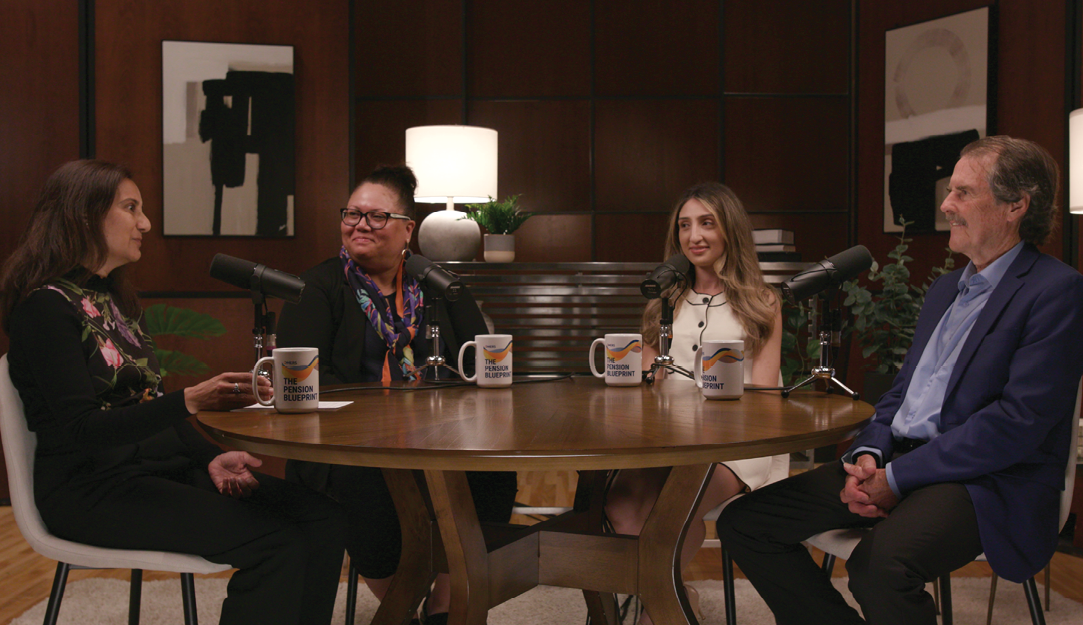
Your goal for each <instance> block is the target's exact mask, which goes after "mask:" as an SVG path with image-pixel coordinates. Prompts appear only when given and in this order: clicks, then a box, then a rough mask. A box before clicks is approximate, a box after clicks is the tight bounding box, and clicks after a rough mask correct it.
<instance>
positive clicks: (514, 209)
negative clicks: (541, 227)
mask: <svg viewBox="0 0 1083 625" xmlns="http://www.w3.org/2000/svg"><path fill="white" fill-rule="evenodd" d="M466 208H467V213H466V216H465V217H464V219H472V220H474V221H476V222H478V224H480V225H482V226H485V229H486V230H488V231H489V234H511V233H513V232H515V231H516V230H518V229H519V226H521V225H523V222H525V221H526V220H527V219H530V217H532V216H533V215H534V213H531V212H527V211H524V210H523V209H522V208H520V207H519V196H518V195H509V196H508V197H507V198H506V199H505V200H504V201H503V202H497V201H496V200H494V199H493V198H492V197H490V198H489V201H488V202H486V203H485V204H467V205H466Z"/></svg>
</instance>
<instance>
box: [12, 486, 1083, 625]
mask: <svg viewBox="0 0 1083 625" xmlns="http://www.w3.org/2000/svg"><path fill="white" fill-rule="evenodd" d="M574 488H575V476H574V474H568V473H556V472H550V473H529V472H525V473H520V474H519V497H518V499H519V501H525V502H529V503H530V505H535V506H565V505H571V499H572V491H573V490H574ZM513 520H514V521H515V522H526V523H529V522H530V520H528V519H513ZM709 525H710V524H709ZM713 531H714V528H713V527H708V535H709V536H710V535H712V534H713ZM817 557H819V554H817ZM55 570H56V562H55V561H53V560H49V559H46V558H43V557H41V556H39V555H38V554H36V553H34V551H33V550H31V549H30V547H29V546H28V545H27V544H26V541H24V540H23V538H22V535H21V534H20V533H19V529H18V527H16V525H15V519H14V517H13V516H12V513H11V508H7V507H4V508H0V580H3V581H0V625H7V623H10V622H11V620H12V619H14V618H15V617H17V616H19V615H20V614H22V613H23V612H25V611H26V610H27V609H29V608H30V607H31V606H33V605H34V604H36V603H37V602H39V601H41V600H43V599H45V598H47V597H48V596H49V590H50V587H51V586H52V579H53V573H54V572H55ZM128 574H129V572H128V571H126V570H108V571H85V570H77V571H72V572H71V574H70V576H69V581H75V580H79V579H86V578H88V577H109V578H116V579H128ZM229 574H230V573H229V572H228V571H227V572H225V573H218V574H216V575H212V576H210V577H228V576H229ZM834 574H835V575H836V576H844V575H845V574H846V571H845V569H844V568H843V565H842V563H839V564H837V565H836V566H835V572H834ZM738 575H740V573H739V572H738ZM955 575H957V576H969V577H978V576H985V577H988V576H989V566H988V565H987V564H985V563H984V562H975V563H973V564H970V565H967V566H966V567H964V568H963V569H962V570H960V571H959V572H957V573H955ZM176 577H177V574H175V573H157V572H151V571H147V572H146V573H145V574H144V576H143V579H145V580H148V581H149V580H155V579H175V578H176ZM343 579H345V571H344V572H343ZM685 579H686V580H698V579H722V564H721V558H720V553H719V550H718V549H704V550H701V551H700V552H699V554H698V555H697V556H696V558H695V560H693V561H692V564H691V565H690V567H689V570H688V571H687V572H686V574H685ZM1041 583H1042V582H1041V575H1039V585H1041ZM178 586H179V584H178ZM1052 586H1053V589H1054V590H1056V591H1057V592H1059V593H1060V594H1062V595H1064V596H1066V597H1070V598H1072V599H1075V600H1076V601H1080V602H1083V558H1079V557H1074V556H1069V555H1065V554H1062V553H1058V554H1056V555H1055V556H1054V557H1053V565H1052ZM998 592H1022V590H1020V589H1019V588H1017V587H1016V586H1015V585H1014V584H1010V583H1007V582H1002V583H1001V584H1000V585H999V586H998ZM178 595H179V593H178ZM179 600H180V598H179V596H178V601H179Z"/></svg>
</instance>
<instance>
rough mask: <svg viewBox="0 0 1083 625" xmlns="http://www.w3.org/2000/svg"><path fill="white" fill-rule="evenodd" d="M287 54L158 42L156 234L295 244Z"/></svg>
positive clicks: (267, 48)
mask: <svg viewBox="0 0 1083 625" xmlns="http://www.w3.org/2000/svg"><path fill="white" fill-rule="evenodd" d="M294 128H295V103H294V80H293V46H277V45H248V44H235V43H206V42H195V41H163V42H162V170H163V171H162V231H163V233H164V234H165V235H166V236H255V237H290V236H293V231H294V229H293V223H294V179H295V171H294V136H295V135H294Z"/></svg>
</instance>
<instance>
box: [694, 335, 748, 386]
mask: <svg viewBox="0 0 1083 625" xmlns="http://www.w3.org/2000/svg"><path fill="white" fill-rule="evenodd" d="M693 368H694V369H695V375H696V386H698V387H699V388H700V389H702V391H703V396H704V397H706V398H707V399H739V398H740V397H741V395H743V394H744V392H745V342H744V341H720V340H719V341H715V340H707V341H703V345H700V347H699V349H697V350H696V361H695V365H694V367H693Z"/></svg>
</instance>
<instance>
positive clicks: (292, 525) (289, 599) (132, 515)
mask: <svg viewBox="0 0 1083 625" xmlns="http://www.w3.org/2000/svg"><path fill="white" fill-rule="evenodd" d="M256 477H257V479H258V480H259V483H260V487H259V488H258V489H257V490H256V491H254V492H253V493H252V495H251V496H249V497H247V498H244V499H233V498H231V497H228V496H226V495H222V494H220V493H219V492H218V490H217V489H216V488H215V487H214V484H213V482H211V479H210V476H208V475H207V472H206V471H205V470H201V469H191V470H188V471H183V472H176V473H171V474H164V475H163V474H158V475H141V476H136V477H130V478H127V479H124V480H122V481H120V482H119V483H118V484H116V485H113V487H112V488H110V490H109V492H108V494H107V495H105V496H104V497H102V498H100V500H98V498H97V497H89V496H83V494H82V493H81V492H79V491H72V490H64V489H61V490H60V491H57V492H55V493H53V494H52V495H50V496H49V497H47V498H45V500H44V501H41V502H39V503H38V507H39V510H40V511H41V515H42V519H43V520H44V521H45V524H46V525H47V526H48V527H49V530H50V531H51V532H52V533H53V534H55V535H57V536H59V537H61V538H66V539H68V540H73V541H77V542H81V543H86V544H89V545H98V546H102V547H114V548H122V549H150V550H157V551H176V552H181V553H192V554H196V555H200V556H202V557H204V558H206V559H207V560H210V561H211V562H218V563H222V564H229V565H231V566H234V567H236V568H238V569H240V570H238V571H237V572H236V573H234V575H233V577H232V578H231V579H230V581H229V586H228V595H227V597H226V600H225V601H224V602H223V604H222V620H221V621H220V622H221V623H223V624H234V623H236V624H250V623H260V624H261V625H265V624H268V623H273V624H279V623H281V624H283V625H286V624H289V625H295V624H300V623H304V624H310V623H311V624H313V625H316V624H319V625H327V623H329V622H330V621H331V615H332V611H333V610H334V603H335V593H336V592H337V591H338V580H339V575H340V573H341V570H342V553H343V536H344V534H345V528H346V522H345V516H344V515H343V513H342V510H341V509H340V507H339V506H338V504H336V503H335V502H334V501H332V500H331V499H329V498H327V497H325V496H324V495H321V494H319V493H315V492H312V491H311V490H309V489H306V488H304V487H303V486H300V485H297V484H291V483H289V482H286V481H284V480H280V479H278V478H274V477H271V476H268V475H257V476H256Z"/></svg>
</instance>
